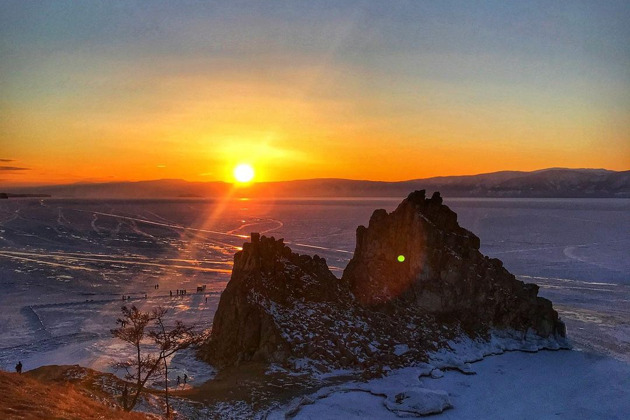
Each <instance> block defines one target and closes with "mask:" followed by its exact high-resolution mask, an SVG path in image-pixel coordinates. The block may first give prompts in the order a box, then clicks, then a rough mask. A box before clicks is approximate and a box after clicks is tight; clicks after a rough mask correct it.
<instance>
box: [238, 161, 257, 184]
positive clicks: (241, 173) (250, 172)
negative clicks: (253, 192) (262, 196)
mask: <svg viewBox="0 0 630 420" xmlns="http://www.w3.org/2000/svg"><path fill="white" fill-rule="evenodd" d="M234 178H235V179H236V180H237V181H238V182H240V183H247V182H250V181H251V180H252V179H254V168H252V166H251V165H248V164H247V163H241V164H240V165H238V166H237V167H236V168H234Z"/></svg>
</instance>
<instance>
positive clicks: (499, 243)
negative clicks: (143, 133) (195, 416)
mask: <svg viewBox="0 0 630 420" xmlns="http://www.w3.org/2000/svg"><path fill="white" fill-rule="evenodd" d="M399 201H400V200H399V199H384V200H363V199H359V200H334V199H333V200H330V199H326V200H279V201H273V200H267V201H264V200H249V201H246V200H243V201H240V200H233V201H230V202H227V203H220V202H214V201H209V200H188V199H181V200H109V201H107V200H70V199H66V200H64V199H44V200H39V199H37V200H36V199H24V200H2V202H0V368H2V369H5V370H11V369H12V368H13V366H14V365H15V363H16V361H17V360H22V363H23V364H24V367H25V370H28V369H32V368H35V367H37V366H40V365H46V364H81V365H83V366H88V367H93V368H97V369H101V370H109V369H110V368H109V366H110V364H111V362H113V361H115V360H119V359H120V358H121V357H124V356H125V355H126V354H129V352H130V349H129V348H128V347H126V346H124V345H123V344H122V343H120V342H118V341H116V340H114V339H112V338H111V336H110V333H109V330H110V329H111V328H114V327H115V320H116V318H117V317H118V314H119V311H120V306H121V305H122V304H123V303H125V304H134V305H137V306H139V307H140V308H141V309H150V308H152V307H155V306H157V305H162V306H164V307H166V308H168V309H169V311H170V315H172V319H173V320H174V319H181V320H183V321H185V322H188V323H195V324H197V325H199V326H200V327H204V326H209V325H210V324H211V321H212V317H213V316H214V312H215V310H216V306H217V304H218V299H219V294H220V292H221V291H222V290H223V288H224V287H225V284H226V283H227V281H228V280H229V274H230V270H231V266H232V259H233V254H234V252H235V251H236V250H238V248H239V247H240V246H241V245H242V243H243V241H244V240H245V239H244V236H247V235H249V233H250V232H251V231H259V232H261V233H264V234H266V235H274V236H276V237H283V238H285V240H286V242H287V243H289V244H290V246H291V247H292V248H293V249H294V250H295V251H297V252H303V253H309V254H315V253H317V254H318V255H320V256H322V257H324V258H326V260H327V262H328V264H329V266H330V267H331V269H332V270H333V272H334V273H335V274H337V275H341V272H342V270H343V268H344V267H345V265H346V264H347V262H348V260H349V258H350V257H351V254H352V251H353V250H354V246H355V231H356V227H357V225H359V224H367V222H368V220H369V217H370V215H371V213H372V212H373V210H374V209H376V208H385V209H386V210H388V211H391V210H393V209H394V208H395V207H396V206H397V204H398V203H399ZM445 203H446V204H448V205H449V206H451V207H452V208H453V210H454V211H456V212H457V213H458V218H459V221H460V223H461V224H462V226H464V227H466V228H468V229H470V230H472V231H473V232H474V233H475V234H477V235H478V236H479V237H480V238H481V246H482V247H481V250H482V252H484V253H485V254H487V255H489V256H491V257H497V258H500V259H501V260H503V262H504V264H505V266H506V268H507V269H508V270H510V271H511V272H513V273H514V274H515V275H516V276H517V277H518V278H519V279H521V280H523V281H525V282H534V283H537V284H538V285H540V294H541V295H542V296H544V297H547V298H549V299H551V300H552V301H553V302H554V307H555V308H556V309H557V310H558V311H559V313H560V315H561V317H562V319H563V320H564V321H565V322H566V324H567V327H568V333H569V336H570V337H571V339H572V341H573V344H574V347H575V348H576V349H579V350H584V351H585V352H584V353H577V352H553V353H548V352H543V353H535V354H523V353H509V354H505V355H502V356H500V357H496V358H495V357H491V358H487V359H485V360H483V361H482V362H479V363H474V364H472V365H470V364H468V365H467V364H466V363H467V362H465V361H464V362H462V363H461V364H460V365H458V369H459V371H458V372H456V371H452V370H447V371H443V372H442V373H443V377H441V378H440V379H431V376H434V377H439V376H440V374H439V373H438V371H437V370H435V369H434V368H435V367H433V368H432V369H430V370H429V371H428V372H426V375H425V376H423V378H422V380H421V382H422V386H423V387H424V388H426V389H434V390H445V389H448V392H449V394H450V399H451V402H452V403H453V405H454V406H455V408H453V409H452V410H447V411H446V412H444V413H443V414H442V415H441V416H442V417H444V418H462V416H461V413H462V411H461V410H471V411H470V413H473V414H474V415H475V416H477V417H470V418H497V416H493V415H488V413H490V414H493V413H494V414H497V411H493V410H496V409H497V408H496V407H503V406H504V405H505V401H513V400H517V399H518V392H519V391H521V392H522V391H523V389H525V390H527V391H528V392H530V394H527V395H529V397H531V399H532V401H535V402H534V403H532V402H531V401H530V402H529V403H528V404H525V403H523V404H522V405H519V404H517V405H516V406H515V407H514V408H513V409H512V411H510V410H508V411H506V413H509V414H511V415H505V416H498V418H546V417H547V418H551V417H553V416H555V413H554V414H549V413H551V412H552V411H554V410H556V412H557V413H560V414H558V416H560V417H565V418H588V415H589V414H590V413H594V418H606V417H603V414H606V412H605V411H601V410H600V411H597V409H596V408H594V407H596V402H597V401H614V403H613V402H611V403H610V404H604V409H605V407H608V409H610V410H612V409H613V408H614V406H615V405H616V406H618V407H619V409H621V410H625V411H622V412H624V413H628V407H627V404H626V405H624V404H625V403H621V402H619V401H621V399H623V398H622V397H627V391H626V393H624V392H622V389H623V388H622V386H621V385H625V389H626V390H627V389H628V383H627V379H624V377H623V376H622V374H625V375H626V376H625V378H628V371H627V366H628V364H629V363H630V259H628V258H627V255H628V253H627V250H628V249H629V247H630V200H628V199H615V200H607V199H598V200H590V199H578V200H519V199H449V198H446V199H445ZM155 284H159V285H160V287H159V289H155V288H154V285H155ZM198 285H206V287H207V288H206V290H205V291H204V292H203V293H196V292H195V290H196V287H197V286H198ZM177 289H187V290H188V294H187V295H185V296H176V295H175V293H176V292H175V291H176V290H177ZM169 291H172V292H173V294H174V295H175V296H173V297H171V296H170V293H169ZM145 294H146V295H147V297H146V298H145ZM123 295H125V296H131V300H130V301H125V302H123V301H122V296H123ZM206 298H207V301H206ZM397 350H398V351H404V348H400V349H397ZM532 350H533V349H532ZM586 351H588V352H589V353H587V352H586ZM482 353H483V352H482ZM591 353H595V354H603V355H609V356H612V357H614V358H616V359H618V360H620V361H623V362H625V363H618V362H615V361H611V360H609V359H600V358H598V357H597V356H594V355H592V354H591ZM445 357H446V356H445ZM452 362H453V360H450V361H449V363H452ZM198 363H199V362H197V361H195V360H193V357H192V356H191V353H190V352H188V353H183V354H181V355H178V356H177V357H175V358H174V359H173V360H172V361H171V367H172V368H173V371H172V373H173V375H174V376H172V377H171V378H170V380H171V381H173V380H174V378H176V376H177V375H182V376H183V373H187V374H188V376H189V378H191V382H192V383H194V384H197V383H199V382H201V381H203V380H204V379H205V378H207V377H210V376H211V375H212V374H213V371H212V369H211V368H210V367H208V366H206V365H203V364H198ZM436 363H437V362H436ZM467 369H468V370H469V372H468V373H471V372H473V371H474V372H476V375H466V376H464V375H463V374H462V373H461V372H465V371H466V370H467ZM499 371H500V372H499ZM432 372H433V373H432ZM416 374H419V373H418V372H416ZM393 376H395V375H394V373H392V375H390V377H393ZM403 376H404V375H403ZM484 378H485V379H484ZM580 378H581V379H580ZM606 378H611V379H610V380H606ZM399 379H400V378H399ZM508 379H509V380H508ZM409 380H411V379H409ZM414 380H416V381H417V377H416V378H415V379H414ZM488 380H489V382H490V383H488ZM449 381H450V382H449ZM510 381H512V382H510ZM523 381H526V382H525V385H524V382H523ZM571 381H575V385H572V382H571ZM438 383H440V384H443V385H444V386H441V387H437V384H438ZM449 384H450V385H449ZM620 384H621V385H620ZM433 385H435V386H433ZM447 385H448V386H447ZM414 386H418V384H417V383H414ZM554 389H557V390H558V395H559V396H560V399H559V400H557V401H554V400H553V399H552V398H550V397H549V396H548V395H546V394H545V393H544V392H543V390H544V391H546V392H548V393H551V392H552V391H553V390H554ZM591 389H594V390H596V391H593V392H591V393H589V392H587V391H591ZM484 392H485V393H488V394H484ZM493 395H496V397H495V396H493ZM554 395H555V394H554ZM570 395H573V397H572V398H573V400H571V401H570ZM394 396H395V395H394ZM529 397H528V398H529ZM475 399H477V400H475ZM348 400H352V401H356V402H358V403H359V404H358V405H356V404H355V405H352V404H347V401H348ZM628 400H630V398H625V401H628ZM383 401H384V399H383V397H378V396H374V395H372V394H371V393H369V392H365V390H361V391H348V392H343V393H332V394H331V395H330V396H328V397H326V398H321V399H320V400H318V402H317V403H316V404H313V405H309V406H305V407H304V408H303V410H302V411H301V412H300V413H301V414H300V415H301V416H303V417H301V418H321V415H316V414H314V413H316V412H315V411H312V410H314V409H321V410H328V411H327V413H328V414H331V415H332V414H333V412H334V413H336V414H335V415H337V416H338V418H342V417H343V418H346V417H347V416H349V415H350V414H348V413H350V412H352V413H355V414H356V413H358V414H357V415H363V417H364V418H386V417H382V416H380V415H381V414H382V415H384V416H385V415H391V414H392V413H391V411H389V410H388V409H387V408H386V407H385V405H384V403H383ZM538 406H540V410H539V411H536V407H538ZM326 407H327V408H326ZM333 407H334V408H333ZM542 407H547V408H546V409H545V410H546V411H544V413H543V411H542ZM526 408H529V410H530V411H531V412H526ZM518 410H523V411H518ZM532 410H533V411H532ZM593 410H595V411H593ZM613 411H614V410H613ZM465 412H466V413H468V411H465ZM309 413H311V414H309ZM344 413H346V414H344ZM455 413H460V415H457V414H455ZM484 413H485V414H484ZM536 414H539V415H540V416H542V417H537V416H536ZM608 414H611V417H608V418H615V416H614V415H615V412H612V411H611V412H610V413H608ZM309 415H312V417H304V416H309ZM484 415H485V417H484ZM464 417H466V416H464ZM553 418H556V417H553Z"/></svg>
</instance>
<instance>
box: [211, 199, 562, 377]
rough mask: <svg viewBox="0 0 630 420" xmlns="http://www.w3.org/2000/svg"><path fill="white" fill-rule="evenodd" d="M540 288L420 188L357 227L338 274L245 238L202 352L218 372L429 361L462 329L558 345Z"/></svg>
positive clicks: (279, 245)
mask: <svg viewBox="0 0 630 420" xmlns="http://www.w3.org/2000/svg"><path fill="white" fill-rule="evenodd" d="M537 293H538V287H537V286H536V285H533V284H524V283H522V282H520V281H518V280H516V279H515V278H514V276H513V275H511V274H510V273H509V272H508V271H507V270H506V269H505V268H503V266H502V264H501V262H500V261H499V260H496V259H489V258H487V257H484V256H483V255H482V254H481V253H480V252H479V238H477V237H476V236H475V235H474V234H472V233H471V232H469V231H467V230H465V229H463V228H462V227H460V226H459V224H458V223H457V215H456V214H455V213H454V212H452V211H451V210H450V209H449V208H448V207H447V206H445V205H443V204H442V199H441V197H440V195H439V193H435V194H434V195H433V196H432V197H431V198H430V199H427V198H426V197H425V192H424V191H416V192H414V193H412V194H410V195H409V197H408V198H407V199H405V200H404V201H403V202H402V203H401V204H400V205H399V206H398V208H397V209H396V210H395V211H394V212H392V213H390V214H388V213H387V212H386V211H384V210H376V211H375V212H374V214H373V215H372V218H371V219H370V223H369V226H368V227H367V228H366V227H363V226H360V227H359V228H358V229H357V245H356V251H355V255H354V257H353V258H352V260H351V261H350V263H349V264H348V267H347V268H346V270H345V271H344V274H343V276H342V278H341V279H337V278H336V277H335V276H334V275H333V274H332V273H331V272H330V270H328V267H327V266H326V262H325V261H324V260H323V259H322V258H319V257H318V256H314V257H310V256H306V255H298V254H296V253H293V252H292V251H291V250H290V249H289V248H288V247H287V246H286V245H284V243H283V242H282V240H275V239H274V238H266V237H264V236H263V237H260V236H259V235H258V234H252V239H251V243H246V244H244V246H243V250H242V251H240V252H238V253H237V254H236V255H235V257H234V268H233V272H232V278H231V280H230V282H229V283H228V285H227V287H226V289H225V291H224V292H223V294H222V296H221V300H220V303H219V307H218V309H217V312H216V315H215V319H214V324H213V331H212V335H211V338H210V340H209V342H208V343H206V344H205V345H204V346H203V347H202V349H201V352H200V354H201V356H202V357H203V358H205V359H206V360H208V361H210V362H211V363H213V364H215V365H218V366H228V365H233V364H237V363H239V362H242V361H250V360H253V361H262V362H276V363H282V364H285V365H287V366H289V367H292V368H297V369H299V368H301V367H304V366H303V365H304V363H305V361H307V363H308V364H312V365H314V366H315V367H317V368H322V369H326V368H330V367H361V368H364V369H375V370H378V369H381V368H382V367H384V366H389V367H395V366H403V365H408V364H410V363H414V362H419V361H423V360H426V355H427V352H429V351H435V350H437V349H438V348H440V347H443V346H445V345H446V342H447V341H448V340H450V339H452V338H454V337H456V336H458V335H462V334H467V335H469V336H472V337H488V334H489V333H490V331H493V330H503V331H511V332H514V331H518V332H520V334H521V336H522V337H525V336H535V337H541V338H548V339H549V340H548V342H554V338H556V337H557V338H562V337H564V334H565V331H564V325H563V324H562V322H561V321H560V320H559V319H558V314H557V313H556V311H554V310H553V308H552V305H551V302H550V301H548V300H546V299H543V298H540V297H537ZM526 333H528V334H526ZM555 345H556V346H557V344H555Z"/></svg>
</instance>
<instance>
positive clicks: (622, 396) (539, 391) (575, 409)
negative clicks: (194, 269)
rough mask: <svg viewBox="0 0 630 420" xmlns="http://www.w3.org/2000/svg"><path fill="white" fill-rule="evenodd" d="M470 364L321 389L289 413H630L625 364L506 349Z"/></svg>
mask: <svg viewBox="0 0 630 420" xmlns="http://www.w3.org/2000/svg"><path fill="white" fill-rule="evenodd" d="M471 368H472V370H473V371H474V372H475V374H473V375H470V374H463V373H461V372H459V371H456V370H447V371H444V372H442V371H440V373H439V374H436V375H434V376H435V377H432V376H431V375H430V374H429V375H426V374H427V371H426V369H424V368H406V369H401V370H397V371H394V372H392V373H391V374H390V375H389V376H387V377H385V378H382V379H376V380H373V381H371V382H368V383H367V384H352V383H350V384H346V385H344V386H343V387H339V388H340V389H338V390H324V392H321V393H320V394H319V395H316V396H311V399H312V400H313V403H312V404H305V405H303V406H301V407H300V409H299V410H297V409H296V410H294V411H293V413H294V414H295V416H294V417H293V418H295V419H300V420H306V419H313V420H315V419H322V418H326V419H340V420H342V419H343V420H347V419H383V420H385V419H396V418H399V417H405V414H406V413H405V411H409V412H410V413H412V412H414V411H417V410H422V409H424V410H426V409H428V408H433V409H435V410H437V411H439V410H441V409H445V411H444V412H442V413H441V414H439V415H438V416H437V417H436V418H439V419H523V420H525V419H532V420H534V419H536V420H540V419H601V420H614V419H618V420H622V419H627V418H628V416H629V415H630V366H629V365H628V364H626V363H623V362H620V361H618V360H615V359H612V358H609V357H604V356H598V355H594V354H592V353H584V352H578V351H564V350H563V351H541V352H538V353H522V352H511V353H506V354H502V355H500V356H489V357H487V358H485V359H484V360H482V361H480V362H477V363H474V364H472V365H471ZM423 374H424V375H425V376H422V377H420V375H423ZM442 375H443V376H442ZM396 396H399V399H400V403H398V404H397V403H396ZM317 397H321V398H319V399H318V398H317ZM388 406H389V408H388ZM449 406H450V408H447V407H449ZM396 410H397V411H396ZM284 413H285V411H282V410H279V412H275V413H273V415H272V416H271V418H274V416H276V418H283V417H284Z"/></svg>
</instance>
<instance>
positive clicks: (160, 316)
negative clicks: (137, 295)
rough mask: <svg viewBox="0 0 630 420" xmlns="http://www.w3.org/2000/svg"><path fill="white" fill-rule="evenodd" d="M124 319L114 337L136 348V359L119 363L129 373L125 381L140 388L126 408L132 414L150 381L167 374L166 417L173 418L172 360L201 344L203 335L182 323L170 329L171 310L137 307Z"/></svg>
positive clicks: (124, 312) (124, 310) (125, 311)
mask: <svg viewBox="0 0 630 420" xmlns="http://www.w3.org/2000/svg"><path fill="white" fill-rule="evenodd" d="M121 311H122V317H120V318H118V319H117V320H116V323H117V324H118V325H120V327H119V328H115V329H113V330H111V333H112V335H113V336H114V337H116V338H119V339H121V340H123V341H125V342H127V343H129V344H131V345H133V346H134V350H135V356H134V357H133V358H131V359H129V360H127V361H123V362H118V363H116V364H115V366H116V367H118V368H124V369H125V370H126V371H127V374H126V375H125V378H126V379H127V380H130V381H134V382H135V383H136V389H135V392H134V393H133V396H132V398H131V401H130V402H129V403H127V401H123V408H124V409H125V410H127V411H131V410H132V409H133V408H134V407H135V406H136V404H137V402H138V398H139V397H140V394H141V392H142V391H143V390H144V388H145V385H146V383H147V381H148V380H149V379H155V378H158V377H160V376H161V375H162V373H163V374H164V383H165V385H164V387H165V396H166V414H167V417H168V416H170V405H169V401H168V358H169V357H171V356H173V355H174V354H175V353H176V352H178V351H179V350H183V349H185V348H188V347H190V346H192V345H194V344H197V343H198V342H199V341H200V340H201V335H198V334H195V333H194V332H193V327H192V326H186V325H184V324H183V323H182V322H180V321H176V322H175V326H174V327H172V328H167V327H166V325H165V323H164V317H165V315H166V314H167V312H168V310H167V309H164V308H162V307H157V308H155V309H153V310H152V311H151V312H141V311H139V310H138V308H136V307H135V306H132V307H131V308H128V307H127V306H123V307H122V308H121ZM148 340H150V342H152V344H154V345H155V346H156V347H157V349H156V350H155V351H154V352H153V353H151V352H150V349H149V345H148V344H147V341H148Z"/></svg>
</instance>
